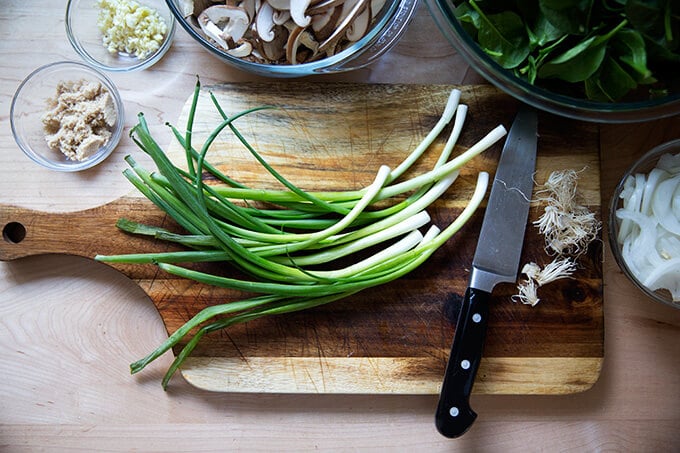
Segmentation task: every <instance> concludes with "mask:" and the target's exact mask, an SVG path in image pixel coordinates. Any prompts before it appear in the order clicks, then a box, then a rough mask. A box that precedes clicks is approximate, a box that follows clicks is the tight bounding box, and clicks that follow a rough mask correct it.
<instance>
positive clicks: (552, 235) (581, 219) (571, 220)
mask: <svg viewBox="0 0 680 453" xmlns="http://www.w3.org/2000/svg"><path fill="white" fill-rule="evenodd" d="M577 179H578V173H577V172H576V171H575V170H563V171H554V172H552V173H551V174H550V176H549V177H548V180H547V181H546V182H545V184H544V185H543V187H544V188H543V189H542V190H540V191H538V192H537V194H547V196H546V197H544V198H541V201H545V202H546V203H547V206H546V207H545V210H544V212H543V215H541V217H539V219H538V220H536V221H535V222H534V225H535V226H536V227H537V228H538V231H539V232H540V233H541V234H542V235H543V236H544V237H545V250H546V252H547V253H548V254H549V255H557V256H558V257H561V256H567V255H571V256H579V255H581V254H582V253H585V252H586V251H587V250H588V244H590V242H592V241H593V240H594V239H595V238H597V233H598V232H599V231H600V228H601V227H602V223H601V222H600V221H598V220H597V218H596V217H595V214H594V213H592V212H590V211H589V210H588V208H587V207H585V206H582V205H581V204H579V196H578V191H577V187H578V183H577Z"/></svg>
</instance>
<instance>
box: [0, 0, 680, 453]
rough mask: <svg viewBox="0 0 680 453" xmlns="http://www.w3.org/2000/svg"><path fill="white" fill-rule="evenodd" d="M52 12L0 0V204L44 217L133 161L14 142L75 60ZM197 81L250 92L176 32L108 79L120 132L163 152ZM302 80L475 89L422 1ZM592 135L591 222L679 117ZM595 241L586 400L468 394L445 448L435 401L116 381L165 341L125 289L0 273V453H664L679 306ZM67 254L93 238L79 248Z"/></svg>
mask: <svg viewBox="0 0 680 453" xmlns="http://www.w3.org/2000/svg"><path fill="white" fill-rule="evenodd" d="M66 3H67V2H66V0H57V1H47V0H33V1H30V2H27V1H24V0H7V1H5V2H3V8H1V9H0V57H1V61H2V62H3V67H2V77H0V125H1V126H2V127H0V203H2V204H5V205H14V206H21V207H23V208H28V209H31V210H39V211H45V212H50V213H64V212H76V211H81V210H88V209H91V208H95V207H97V206H100V205H103V204H106V203H108V202H110V201H112V200H115V199H118V198H120V197H122V196H125V195H126V194H129V193H130V185H129V183H128V182H127V181H126V180H125V178H123V177H122V176H121V174H120V172H121V171H122V170H123V169H124V168H125V167H126V164H125V162H124V161H123V157H124V156H125V155H127V154H131V155H133V156H134V157H135V159H136V160H137V161H139V162H143V161H144V156H143V154H142V153H141V152H140V151H138V149H137V148H136V146H135V145H134V143H132V141H131V140H130V139H129V138H128V137H127V134H125V135H124V137H123V139H122V140H121V142H120V144H119V146H118V147H117V148H116V150H115V151H114V152H113V154H112V155H111V156H110V157H109V158H108V159H107V160H106V161H105V162H103V163H102V164H100V165H98V166H97V167H96V168H94V169H91V170H88V171H85V172H79V173H75V174H74V173H56V172H51V171H48V170H46V169H43V168H41V167H39V166H37V165H35V164H34V163H33V162H32V161H30V160H29V159H28V158H26V157H25V156H24V155H23V154H22V153H21V150H20V149H19V148H18V146H17V145H16V143H15V142H14V139H13V137H12V132H11V128H10V125H9V110H10V105H11V100H12V96H13V94H14V92H15V90H16V88H17V86H18V85H19V83H20V82H21V80H23V78H24V77H26V75H28V74H29V73H30V72H31V71H33V70H34V69H36V68H37V67H38V66H39V65H41V64H43V63H49V62H53V61H59V60H80V57H79V56H78V55H77V54H76V53H75V51H74V50H73V49H72V47H71V46H70V44H69V42H68V39H67V37H66V33H65V30H64V12H65V8H66ZM197 74H199V75H200V77H201V81H202V82H203V84H204V85H205V86H209V85H216V84H221V83H224V82H230V83H238V82H263V81H265V80H263V79H262V78H260V77H256V76H253V75H250V74H246V73H243V72H241V71H238V70H236V69H233V68H230V67H229V66H227V65H225V64H223V63H222V62H221V61H219V60H218V59H216V58H214V57H212V56H211V55H210V54H209V53H208V52H206V51H205V50H204V49H203V48H202V47H201V46H200V45H199V44H198V43H196V42H195V41H193V40H192V39H191V37H190V36H189V35H188V34H187V33H184V32H183V31H182V30H178V32H177V33H176V35H175V40H174V42H173V44H172V47H171V49H170V50H169V51H168V53H167V54H166V55H165V57H164V58H163V59H162V60H161V61H160V62H159V63H157V64H156V65H154V66H153V67H152V68H150V69H148V70H145V71H141V72H136V73H132V74H110V77H111V79H112V80H113V81H114V83H115V84H116V85H117V86H118V87H119V89H120V91H121V96H122V98H123V101H124V103H125V108H126V119H125V128H126V132H127V131H128V130H129V128H130V127H132V126H133V125H134V123H135V121H136V118H135V115H136V114H137V112H140V111H144V112H145V114H146V115H147V118H150V119H152V121H150V123H151V124H150V126H151V127H152V128H153V131H154V134H155V135H156V136H158V137H160V140H161V143H169V142H170V134H169V131H168V129H167V127H165V126H164V123H165V122H166V121H172V122H175V121H177V119H178V117H179V115H180V113H181V110H182V108H183V107H184V105H185V102H186V99H187V96H188V94H189V93H190V91H191V90H192V87H193V85H194V83H195V81H196V75H197ZM310 79H311V80H312V81H314V82H317V83H328V82H354V83H393V84H411V83H414V84H423V83H426V84H442V83H443V84H459V85H474V84H479V83H480V82H483V80H482V79H481V77H479V76H478V75H477V74H476V73H475V71H474V70H473V69H472V68H470V67H469V66H468V65H467V64H466V62H465V61H464V60H463V58H462V57H461V55H459V54H457V53H456V51H455V49H453V48H452V47H451V45H450V44H449V43H448V42H447V41H446V40H445V39H444V38H443V37H442V36H441V34H440V33H439V32H438V30H437V27H436V25H435V24H434V23H433V20H432V19H431V18H430V14H429V11H428V8H427V7H426V5H425V4H424V3H422V4H421V6H420V7H419V11H418V14H417V15H416V17H415V18H414V20H413V21H412V22H411V24H409V27H408V29H407V31H406V33H405V34H404V36H403V38H402V39H401V40H400V42H399V44H398V45H397V46H396V47H395V48H394V49H393V50H392V51H390V52H389V53H387V54H386V55H384V56H383V57H381V58H380V59H379V60H378V61H376V62H375V63H374V64H372V65H371V66H370V67H367V68H364V69H361V70H358V71H352V72H348V73H343V74H331V75H319V76H315V77H312V78H310ZM545 121H550V122H552V123H554V124H555V128H556V129H557V130H559V131H560V133H561V134H562V135H563V136H566V137H570V138H571V136H572V130H573V132H574V134H575V133H578V132H580V131H581V128H580V127H579V125H578V124H577V123H576V122H573V121H570V120H565V121H564V122H561V120H560V119H557V118H553V119H549V120H545ZM560 124H561V126H560ZM593 127H594V128H595V130H596V131H599V149H600V151H601V160H600V168H601V172H600V181H601V200H602V206H603V211H604V207H605V206H606V204H607V203H608V202H609V199H610V197H611V194H612V192H613V189H614V186H615V185H616V183H617V182H618V181H619V179H620V177H621V175H622V174H623V172H624V171H625V170H626V168H627V167H628V166H629V165H630V164H631V163H632V162H633V161H634V160H635V159H636V158H637V157H639V156H640V155H641V154H642V153H644V152H645V151H646V150H648V149H650V148H652V147H653V146H655V145H657V144H660V143H663V142H665V141H668V140H672V139H676V138H678V136H679V135H680V134H679V132H678V131H680V116H676V117H675V118H668V119H659V120H656V121H650V122H647V123H641V124H624V125H613V124H596V125H593ZM543 136H544V139H545V134H543ZM558 137H559V135H556V136H555V138H554V140H559V138H558ZM573 142H575V143H577V144H578V143H579V139H578V138H576V137H573ZM603 220H605V223H606V218H604V219H603ZM605 227H606V225H605ZM603 236H604V237H603V239H605V242H604V243H603V245H602V247H603V252H604V253H603V255H604V258H605V259H604V264H603V271H604V277H603V282H604V303H603V306H604V309H603V311H604V322H605V325H606V329H605V331H604V349H605V351H606V354H605V358H604V360H603V361H602V370H601V373H600V378H599V379H598V381H597V382H596V383H595V384H594V385H593V387H592V388H591V389H590V390H588V391H584V392H580V393H575V394H568V395H526V394H523V395H484V394H479V393H477V394H475V395H473V398H472V404H473V407H474V408H475V411H476V412H477V413H478V414H479V418H478V420H477V421H476V423H475V424H474V425H473V427H472V428H471V430H470V431H469V432H468V433H467V434H465V436H463V437H462V438H460V439H457V440H450V439H445V438H443V437H442V436H440V435H439V434H438V433H437V431H436V429H435V427H434V421H433V420H434V408H435V407H436V404H437V396H436V395H429V394H422V395H384V394H383V395H377V394H376V395H366V394H356V395H346V394H320V393H307V394H299V393H295V394H275V393H267V394H263V393H253V392H240V393H237V392H210V391H204V390H201V389H198V388H196V387H195V386H192V385H190V384H188V383H187V382H185V380H184V379H175V380H174V381H173V382H172V385H171V386H170V388H169V389H168V391H167V392H164V391H163V390H162V389H161V387H160V385H159V380H160V379H161V377H162V374H163V372H164V371H165V369H166V367H167V366H169V365H170V362H171V359H172V358H171V354H167V355H165V356H163V357H161V358H160V359H159V360H158V361H157V362H156V363H154V364H153V365H151V366H150V368H149V369H148V370H146V372H145V373H142V374H138V375H135V376H130V373H129V370H128V365H129V363H130V362H131V361H133V360H135V359H137V358H139V357H142V356H143V355H144V354H147V353H148V352H149V351H150V350H152V349H153V348H155V347H156V346H157V345H158V344H159V343H160V342H162V341H163V340H165V339H166V338H167V330H166V328H165V325H164V324H163V321H162V319H161V317H160V315H159V313H158V310H157V309H156V307H155V305H153V303H152V301H151V300H150V298H149V297H148V296H147V295H146V293H144V291H142V290H141V289H140V287H139V285H138V284H137V283H135V282H134V281H131V280H130V279H129V278H128V277H126V276H124V275H123V274H121V273H120V272H117V271H115V270H113V269H112V268H110V267H108V266H105V265H103V264H100V263H94V262H92V260H91V259H89V258H81V257H79V256H67V255H61V254H59V255H57V254H50V255H41V256H34V257H26V258H21V259H15V260H12V261H0V371H1V372H2V376H3V378H2V383H1V384H0V450H2V451H3V452H11V453H14V452H36V451H43V452H60V453H61V452H64V451H88V452H90V451H110V452H117V451H125V452H129V451H162V452H167V451H173V452H197V451H202V452H223V451H233V452H237V451H245V452H258V451H262V452H269V451H278V452H295V453H299V452H308V451H309V452H311V451H341V452H342V451H360V452H381V453H382V452H385V451H395V452H401V451H403V452H408V453H411V452H418V451H423V452H428V453H431V452H471V451H472V452H486V453H489V452H494V453H495V452H498V453H508V452H517V453H526V452H528V451H529V452H574V451H578V452H602V451H608V452H671V451H676V450H677V449H678V448H677V446H678V445H680V432H679V431H678V425H679V424H680V410H678V401H680V380H679V379H678V376H679V375H680V349H678V346H677V343H678V342H677V340H678V336H679V335H680V310H677V309H673V308H671V307H667V306H664V305H661V304H656V303H653V302H652V301H650V300H648V299H647V298H645V297H644V296H643V295H642V294H641V293H640V292H639V291H638V290H637V289H636V288H635V287H634V286H633V285H632V284H631V283H630V282H629V281H628V280H627V279H626V278H625V276H624V275H623V274H622V272H621V271H620V270H619V268H618V267H617V266H616V263H615V262H614V260H613V258H612V255H611V252H610V250H609V247H608V244H607V241H606V228H605V230H604V232H603ZM81 242H84V243H91V242H95V240H93V238H92V237H91V236H86V237H85V238H83V240H82V241H81ZM93 251H94V250H92V252H93ZM539 307H540V305H539ZM539 307H536V308H539ZM545 360H548V359H545ZM521 379H523V378H521ZM523 380H524V379H523Z"/></svg>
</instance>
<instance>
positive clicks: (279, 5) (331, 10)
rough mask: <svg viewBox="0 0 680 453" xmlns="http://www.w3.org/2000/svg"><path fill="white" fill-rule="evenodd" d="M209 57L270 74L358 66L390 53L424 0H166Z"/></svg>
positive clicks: (298, 74)
mask: <svg viewBox="0 0 680 453" xmlns="http://www.w3.org/2000/svg"><path fill="white" fill-rule="evenodd" d="M167 3H168V6H169V7H170V10H171V11H172V13H173V14H174V16H175V18H176V19H177V22H178V23H179V24H180V25H181V26H182V27H183V28H184V29H185V30H186V31H187V32H188V33H189V35H190V36H191V37H192V38H194V39H195V40H196V41H198V42H199V43H200V44H201V45H202V46H203V47H204V48H206V49H207V50H208V51H209V52H210V53H212V54H213V55H215V56H216V57H218V58H219V59H221V60H222V61H224V62H225V63H228V64H230V65H232V66H234V67H236V68H239V69H241V70H243V71H247V72H250V73H254V74H258V75H262V76H267V77H281V78H283V77H302V76H307V75H312V74H323V73H335V72H344V71H350V70H355V69H359V68H362V67H365V66H367V65H369V64H371V63H372V62H373V61H375V60H376V59H377V58H378V57H380V56H381V55H383V54H384V53H385V52H387V51H388V50H389V49H391V48H392V47H393V46H394V45H395V44H396V43H397V42H398V40H399V38H400V37H401V36H402V34H403V33H404V31H405V30H406V27H407V25H408V23H409V22H410V21H411V19H412V17H413V15H414V13H415V11H416V9H417V6H418V3H419V2H418V0H397V1H389V0H233V1H228V2H226V3H225V2H224V0H222V1H220V2H217V1H211V0H167Z"/></svg>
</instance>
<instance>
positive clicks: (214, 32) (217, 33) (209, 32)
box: [198, 14, 229, 50]
mask: <svg viewBox="0 0 680 453" xmlns="http://www.w3.org/2000/svg"><path fill="white" fill-rule="evenodd" d="M198 25H199V26H200V27H201V30H202V31H203V33H205V35H206V36H207V37H208V38H210V39H212V40H213V41H215V43H216V44H217V45H218V46H220V47H221V48H223V49H224V50H229V44H227V40H226V37H225V36H224V32H223V31H222V29H221V28H220V27H218V26H217V25H215V23H214V22H212V21H211V20H210V19H209V18H208V16H207V15H203V14H201V15H200V16H198Z"/></svg>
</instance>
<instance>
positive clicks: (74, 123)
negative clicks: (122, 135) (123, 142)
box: [42, 80, 117, 161]
mask: <svg viewBox="0 0 680 453" xmlns="http://www.w3.org/2000/svg"><path fill="white" fill-rule="evenodd" d="M47 105H48V109H49V110H48V111H47V112H46V113H45V115H44V116H43V118H42V122H43V126H44V129H45V132H46V135H45V139H46V140H47V145H48V146H49V147H50V149H52V150H54V151H58V152H61V153H63V154H64V155H65V156H66V157H67V158H69V159H71V160H78V161H82V160H85V159H87V158H88V157H90V156H91V155H93V154H94V153H96V152H97V151H98V150H99V149H100V148H101V147H102V146H104V145H105V144H106V142H108V141H109V139H110V138H111V131H112V130H113V126H114V124H116V120H117V115H116V109H115V105H114V101H113V97H112V96H111V93H109V91H108V90H107V89H106V87H105V86H103V85H102V84H101V83H100V82H97V81H88V80H78V81H71V80H69V81H61V82H59V84H58V85H57V94H56V96H55V97H54V98H51V99H49V100H48V102H47Z"/></svg>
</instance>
